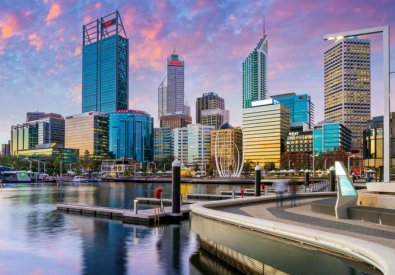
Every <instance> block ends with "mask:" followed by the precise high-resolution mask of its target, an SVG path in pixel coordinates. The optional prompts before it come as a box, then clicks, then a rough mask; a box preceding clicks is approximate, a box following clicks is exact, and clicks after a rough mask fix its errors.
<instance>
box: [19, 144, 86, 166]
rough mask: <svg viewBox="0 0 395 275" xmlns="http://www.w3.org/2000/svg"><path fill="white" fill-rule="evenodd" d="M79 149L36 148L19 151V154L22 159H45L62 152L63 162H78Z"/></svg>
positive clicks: (54, 156)
mask: <svg viewBox="0 0 395 275" xmlns="http://www.w3.org/2000/svg"><path fill="white" fill-rule="evenodd" d="M76 152H77V153H78V149H67V148H51V147H49V148H34V149H29V150H22V151H18V156H19V158H20V159H24V160H32V159H33V160H40V161H45V160H47V159H50V158H56V157H58V156H59V155H60V154H62V156H63V157H62V161H63V164H70V163H77V162H78V160H79V157H78V155H77V156H74V154H75V153H76Z"/></svg>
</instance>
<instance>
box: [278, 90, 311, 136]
mask: <svg viewBox="0 0 395 275" xmlns="http://www.w3.org/2000/svg"><path fill="white" fill-rule="evenodd" d="M271 98H274V99H275V100H276V101H278V102H280V103H281V104H282V105H284V106H285V107H287V108H288V109H289V119H290V120H291V123H306V124H308V125H309V127H310V129H312V128H313V125H314V104H313V103H312V102H311V97H310V96H309V95H307V94H302V95H296V94H289V95H276V96H272V97H271Z"/></svg>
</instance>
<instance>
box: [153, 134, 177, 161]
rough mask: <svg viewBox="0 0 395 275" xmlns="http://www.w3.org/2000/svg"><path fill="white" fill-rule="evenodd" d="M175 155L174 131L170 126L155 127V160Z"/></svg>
mask: <svg viewBox="0 0 395 275" xmlns="http://www.w3.org/2000/svg"><path fill="white" fill-rule="evenodd" d="M173 155H174V133H173V130H172V129H170V127H161V128H155V129H154V161H157V162H161V161H162V159H163V158H165V157H167V156H173Z"/></svg>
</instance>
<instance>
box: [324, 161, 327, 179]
mask: <svg viewBox="0 0 395 275" xmlns="http://www.w3.org/2000/svg"><path fill="white" fill-rule="evenodd" d="M326 161H327V159H325V165H324V167H325V175H326Z"/></svg>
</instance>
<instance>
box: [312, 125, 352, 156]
mask: <svg viewBox="0 0 395 275" xmlns="http://www.w3.org/2000/svg"><path fill="white" fill-rule="evenodd" d="M313 139H314V141H313V142H314V154H319V153H323V152H326V151H333V150H334V149H335V148H342V149H343V150H344V151H346V152H348V151H350V150H351V142H352V132H351V130H350V129H348V128H347V127H346V126H344V125H343V124H341V123H339V122H335V121H323V122H320V123H318V124H316V125H314V137H313Z"/></svg>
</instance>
